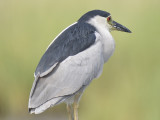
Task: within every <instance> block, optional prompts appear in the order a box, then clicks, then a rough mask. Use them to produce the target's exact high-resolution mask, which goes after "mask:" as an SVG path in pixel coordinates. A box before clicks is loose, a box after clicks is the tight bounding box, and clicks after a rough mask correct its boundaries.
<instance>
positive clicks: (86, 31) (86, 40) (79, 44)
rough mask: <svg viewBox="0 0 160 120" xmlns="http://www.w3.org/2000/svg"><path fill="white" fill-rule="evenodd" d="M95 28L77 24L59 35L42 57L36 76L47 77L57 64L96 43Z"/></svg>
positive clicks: (85, 24)
mask: <svg viewBox="0 0 160 120" xmlns="http://www.w3.org/2000/svg"><path fill="white" fill-rule="evenodd" d="M94 32H95V28H94V27H93V26H91V25H89V24H87V23H76V24H74V25H72V26H71V27H69V28H68V29H67V30H65V31H64V32H63V33H62V34H61V35H59V36H58V37H57V38H56V39H55V41H54V42H53V43H52V44H51V45H50V46H49V48H48V49H47V51H46V52H45V53H44V55H43V56H42V58H41V60H40V62H39V64H38V66H37V68H36V71H35V76H37V75H38V74H39V75H40V76H45V75H47V74H48V73H49V72H50V71H51V70H52V69H53V68H54V67H55V66H56V64H58V63H60V62H62V61H63V60H64V59H66V58H67V57H68V56H73V55H75V54H77V53H79V52H81V51H83V50H85V49H87V48H88V47H89V46H91V45H92V44H93V43H94V42H95V39H96V38H95V35H94Z"/></svg>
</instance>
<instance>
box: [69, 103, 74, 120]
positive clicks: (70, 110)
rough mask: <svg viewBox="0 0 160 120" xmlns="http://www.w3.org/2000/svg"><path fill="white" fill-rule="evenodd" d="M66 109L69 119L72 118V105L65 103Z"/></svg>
mask: <svg viewBox="0 0 160 120" xmlns="http://www.w3.org/2000/svg"><path fill="white" fill-rule="evenodd" d="M67 111H68V117H69V120H74V117H73V107H72V105H71V104H67Z"/></svg>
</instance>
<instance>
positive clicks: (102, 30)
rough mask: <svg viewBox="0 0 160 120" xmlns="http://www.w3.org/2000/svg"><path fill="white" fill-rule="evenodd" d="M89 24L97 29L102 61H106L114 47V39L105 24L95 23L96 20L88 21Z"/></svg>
mask: <svg viewBox="0 0 160 120" xmlns="http://www.w3.org/2000/svg"><path fill="white" fill-rule="evenodd" d="M90 24H91V25H92V26H94V27H95V28H96V30H97V31H98V33H99V34H100V35H101V38H102V39H101V42H102V45H103V56H104V62H107V61H108V59H109V58H110V57H111V56H112V54H113V52H114V49H115V42H114V39H113V37H112V35H111V33H110V31H109V29H108V27H107V26H104V25H103V24H97V22H96V21H92V22H90Z"/></svg>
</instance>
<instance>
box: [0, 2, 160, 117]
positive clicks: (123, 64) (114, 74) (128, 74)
mask: <svg viewBox="0 0 160 120" xmlns="http://www.w3.org/2000/svg"><path fill="white" fill-rule="evenodd" d="M93 9H101V10H105V11H108V12H110V13H111V14H112V17H113V19H114V20H115V21H117V22H119V23H121V24H122V25H124V26H126V27H128V28H129V29H130V30H131V31H132V32H133V33H132V34H127V33H122V32H112V35H113V37H114V38H115V41H116V50H115V53H114V55H113V56H112V57H111V59H110V60H109V62H108V63H107V64H105V66H104V71H103V74H102V75H101V77H100V78H99V79H97V80H94V81H93V82H92V83H91V85H90V86H89V87H88V88H87V89H86V91H85V92H84V94H83V97H82V99H81V102H80V108H79V118H80V120H160V54H159V52H160V13H159V12H160V0H66V1H65V0H56V1H55V0H0V120H14V119H15V120H22V119H23V120H28V119H29V120H42V119H45V120H51V119H52V120H54V119H57V120H58V119H59V120H67V119H68V116H67V113H66V108H65V104H62V105H58V106H56V107H54V108H52V109H49V110H47V111H46V112H44V113H42V114H41V115H30V114H29V113H28V109H27V106H28V96H29V92H30V89H31V86H32V83H33V80H34V77H33V73H34V70H35V68H36V65H37V64H38V62H39V60H40V58H41V56H42V55H43V53H44V52H45V50H46V48H47V46H48V45H49V43H50V42H51V41H52V40H53V39H54V38H55V37H56V35H57V34H58V33H60V32H61V31H62V30H63V29H64V28H66V27H67V26H68V25H70V24H72V23H73V22H75V21H76V20H77V19H79V17H80V16H81V15H83V14H84V13H86V12H87V11H89V10H93Z"/></svg>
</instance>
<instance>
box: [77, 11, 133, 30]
mask: <svg viewBox="0 0 160 120" xmlns="http://www.w3.org/2000/svg"><path fill="white" fill-rule="evenodd" d="M78 22H87V23H90V24H92V25H95V26H96V25H97V26H98V25H100V26H104V27H106V28H107V29H108V30H109V31H112V30H117V31H123V32H128V33H131V31H130V30H129V29H128V28H126V27H125V26H123V25H121V24H119V23H117V22H115V21H114V20H113V19H112V17H111V14H110V13H108V12H106V11H102V10H92V11H89V12H87V13H86V14H84V15H83V16H82V17H81V18H80V19H79V20H78Z"/></svg>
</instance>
